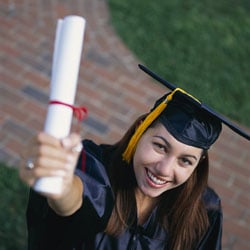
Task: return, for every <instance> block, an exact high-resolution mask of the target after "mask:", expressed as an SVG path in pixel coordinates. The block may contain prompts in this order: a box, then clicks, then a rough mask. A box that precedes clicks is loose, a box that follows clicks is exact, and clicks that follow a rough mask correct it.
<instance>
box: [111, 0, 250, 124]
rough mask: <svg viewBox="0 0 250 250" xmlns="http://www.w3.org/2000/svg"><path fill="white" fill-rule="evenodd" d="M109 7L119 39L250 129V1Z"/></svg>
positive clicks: (135, 0)
mask: <svg viewBox="0 0 250 250" xmlns="http://www.w3.org/2000/svg"><path fill="white" fill-rule="evenodd" d="M108 2H109V5H110V8H111V15H112V23H113V24H114V26H115V29H116V30H117V33H118V34H119V35H120V37H121V38H122V39H123V40H124V42H125V44H127V45H128V47H129V48H130V49H131V50H132V51H133V52H134V53H135V54H136V56H137V57H138V58H139V59H140V60H141V61H142V62H143V63H144V64H145V65H147V66H149V67H150V68H151V69H152V70H154V71H156V72H158V73H160V74H161V75H162V76H163V77H164V78H165V79H167V80H169V81H170V82H172V83H175V84H177V85H178V86H180V87H182V88H184V89H186V90H188V91H189V92H191V94H193V95H195V96H196V97H198V98H199V99H200V100H202V101H204V102H205V103H207V104H209V105H210V106H211V107H213V108H215V109H217V110H218V111H219V112H221V113H223V114H224V115H226V116H228V117H230V118H231V119H233V120H236V121H238V122H239V123H242V124H244V125H246V126H248V127H250V115H249V113H250V101H249V93H250V73H249V69H250V60H249V56H250V42H249V41H250V29H249V27H250V1H248V0H245V1H244V0H241V1H234V0H220V1H210V0H203V1H196V0H188V1H180V0H172V1H171V0H169V1H162V0H154V1H151V0H126V1H124V0H109V1H108Z"/></svg>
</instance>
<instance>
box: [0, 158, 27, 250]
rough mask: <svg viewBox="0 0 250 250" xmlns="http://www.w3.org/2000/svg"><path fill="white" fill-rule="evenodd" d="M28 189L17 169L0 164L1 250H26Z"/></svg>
mask: <svg viewBox="0 0 250 250" xmlns="http://www.w3.org/2000/svg"><path fill="white" fill-rule="evenodd" d="M27 197H28V188H27V187H26V186H24V184H22V183H21V181H20V180H19V178H18V173H17V170H16V169H15V168H11V167H9V166H8V167H7V166H5V165H4V164H2V163H0V199H1V202H0V211H1V212H0V250H25V249H27V247H26V241H27V236H26V235H27V232H26V222H25V210H26V205H27Z"/></svg>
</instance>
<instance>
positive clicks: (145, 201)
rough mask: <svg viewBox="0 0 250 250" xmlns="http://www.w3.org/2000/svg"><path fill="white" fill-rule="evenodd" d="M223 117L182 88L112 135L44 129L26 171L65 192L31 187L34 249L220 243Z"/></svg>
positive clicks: (24, 175) (30, 178) (29, 178)
mask: <svg viewBox="0 0 250 250" xmlns="http://www.w3.org/2000/svg"><path fill="white" fill-rule="evenodd" d="M221 122H224V123H225V121H224V120H222V119H221V117H219V116H218V115H217V114H214V113H213V114H212V113H211V112H210V111H208V110H207V108H205V109H204V108H203V106H202V105H201V103H200V102H199V101H198V100H196V99H195V98H193V97H192V96H190V95H189V94H187V93H186V92H185V91H183V90H181V89H178V88H176V89H174V90H173V91H172V92H171V93H169V94H166V95H164V96H163V97H162V98H161V99H160V100H158V101H157V102H156V104H155V106H154V108H153V109H152V110H151V111H150V112H149V113H148V114H145V115H143V116H141V117H139V118H138V119H137V120H136V121H135V123H134V124H133V125H132V126H131V128H130V129H129V130H128V131H127V133H126V134H125V135H124V137H123V138H122V139H121V140H120V141H119V142H117V143H116V144H114V145H107V144H102V145H96V144H95V143H94V142H92V141H89V140H84V141H82V142H80V138H79V136H78V135H76V134H71V135H70V136H69V137H67V138H64V139H62V140H58V139H56V138H53V137H52V136H50V135H48V134H45V133H39V134H38V136H37V144H36V146H35V147H34V148H33V152H34V153H33V155H32V159H33V162H32V163H31V162H29V163H28V164H23V165H22V166H21V167H20V177H21V179H22V180H23V181H24V182H25V183H27V184H28V185H29V186H31V187H32V186H33V185H34V183H35V182H36V180H37V179H38V178H40V177H44V176H61V177H62V179H63V182H64V185H63V190H62V192H61V194H59V195H52V194H38V193H36V192H35V191H33V190H32V189H31V191H30V198H29V204H28V209H27V225H28V234H29V237H28V245H29V249H32V250H35V249H44V250H45V249H46V250H49V249H59V250H60V249H69V250H73V249H77V250H80V249H100V250H103V249H111V250H113V249H114V250H115V249H119V250H122V249H124V250H125V249H141V250H142V249H143V250H147V249H152V250H155V249H157V250H160V249H175V250H177V249H178V250H182V249H185V250H187V249H221V236H222V211H221V206H220V199H219V197H218V196H217V194H216V193H215V192H214V191H213V190H212V189H211V188H209V187H208V186H207V185H208V184H207V182H208V171H209V163H208V149H209V147H210V146H211V145H212V144H213V143H214V142H215V141H216V139H217V138H218V136H219V134H220V132H221V127H222V126H221ZM227 125H228V124H227ZM234 130H237V129H234ZM236 132H238V131H236ZM244 135H245V134H244ZM247 136H249V135H247ZM248 139H249V137H248ZM79 143H82V145H83V149H82V150H81V151H80V152H79V150H77V149H78V148H79V147H78V145H79ZM75 166H76V167H75Z"/></svg>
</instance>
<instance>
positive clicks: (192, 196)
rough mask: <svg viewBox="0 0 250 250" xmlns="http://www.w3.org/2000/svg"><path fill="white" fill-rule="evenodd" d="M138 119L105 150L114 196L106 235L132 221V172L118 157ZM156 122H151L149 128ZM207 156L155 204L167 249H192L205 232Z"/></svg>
mask: <svg viewBox="0 0 250 250" xmlns="http://www.w3.org/2000/svg"><path fill="white" fill-rule="evenodd" d="M145 117H146V114H145V115H142V116H140V117H139V118H138V119H137V120H136V121H135V122H134V124H133V125H132V126H131V127H130V129H129V130H128V131H127V133H126V134H125V135H124V137H123V138H122V139H121V140H120V141H118V142H117V143H116V144H114V145H113V146H111V148H109V149H108V150H112V152H113V157H112V159H111V161H110V164H109V165H110V166H109V170H108V171H109V176H110V180H111V185H112V187H113V190H114V193H115V197H116V199H115V206H114V209H113V212H112V215H111V217H110V219H109V222H108V225H107V227H106V230H105V231H106V233H107V234H110V235H114V236H117V235H119V234H120V233H122V231H123V230H124V229H125V228H126V227H129V226H130V225H132V224H133V223H134V222H135V220H136V211H137V208H136V199H135V187H136V186H137V183H136V179H135V175H134V171H133V168H132V167H131V166H129V165H128V164H127V162H125V161H123V160H122V153H123V152H124V150H125V149H126V146H127V144H128V142H129V140H130V138H131V136H132V135H133V134H134V132H135V130H136V128H137V126H138V125H139V124H140V122H141V121H142V120H143V119H145ZM157 122H159V121H155V122H154V123H153V124H152V125H151V126H153V125H155V124H156V123H157ZM208 166H209V164H208V154H207V152H206V151H203V157H201V160H200V162H199V164H198V166H197V167H196V169H195V170H194V172H193V173H192V175H191V176H190V177H189V179H188V180H187V181H186V182H185V183H184V184H182V185H181V186H179V187H177V188H174V189H172V190H169V191H166V192H164V193H163V194H162V195H161V197H160V201H159V204H158V210H157V213H158V219H159V223H161V224H162V226H163V228H165V229H166V231H167V233H168V235H169V237H168V238H169V240H168V243H167V244H168V247H169V248H170V249H174V250H175V249H176V250H177V249H193V247H194V246H195V244H197V243H198V242H199V239H200V238H201V237H202V235H203V234H204V232H205V231H206V230H207V228H208V216H207V213H206V209H205V207H204V204H203V202H202V193H203V191H204V190H205V188H206V186H207V182H208Z"/></svg>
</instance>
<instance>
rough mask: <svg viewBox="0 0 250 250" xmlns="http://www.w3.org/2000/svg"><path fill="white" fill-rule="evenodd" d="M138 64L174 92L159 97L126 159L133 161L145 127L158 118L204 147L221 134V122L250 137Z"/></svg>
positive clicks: (192, 143) (187, 140)
mask: <svg viewBox="0 0 250 250" xmlns="http://www.w3.org/2000/svg"><path fill="white" fill-rule="evenodd" d="M139 68H140V69H141V70H143V71H144V72H145V73H147V74H149V75H150V76H151V77H153V78H154V79H155V80H157V81H159V82H160V83H162V84H163V85H164V86H165V87H167V88H168V89H170V90H171V92H170V93H167V94H165V95H164V96H163V97H161V98H160V99H159V100H157V101H156V103H155V105H154V107H153V109H151V111H150V112H149V114H148V115H147V117H146V118H145V120H144V121H143V122H142V123H141V124H140V126H139V127H138V128H137V130H136V131H135V133H134V135H133V136H132V137H131V139H130V141H129V143H128V146H127V148H126V150H125V151H124V153H123V159H124V160H126V161H127V162H130V160H131V158H132V156H133V153H134V151H135V148H136V145H137V142H138V141H139V139H140V137H141V136H142V134H143V133H144V131H145V130H146V129H147V128H148V127H149V126H150V124H152V122H153V121H155V120H156V119H159V120H160V121H161V123H162V124H163V125H164V126H165V128H166V129H167V130H168V131H169V132H170V134H171V135H172V136H174V137H175V138H176V139H177V140H178V141H180V142H182V143H185V144H187V145H190V146H194V147H198V148H202V149H205V150H207V149H208V148H209V147H210V146H211V145H212V144H213V143H214V142H215V141H216V140H217V138H218V137H219V135H220V132H221V129H222V123H223V124H225V125H226V126H228V127H229V128H230V129H231V130H233V131H234V132H236V133H237V134H239V135H241V136H242V137H244V138H246V139H247V140H250V135H249V134H248V133H246V132H245V131H243V130H242V129H240V128H239V127H238V126H236V124H234V123H233V122H231V121H229V120H228V119H227V118H226V117H224V116H222V115H221V114H219V113H218V112H216V111H214V110H213V109H212V108H210V107H209V106H208V105H206V104H205V103H202V102H201V101H199V100H198V99H197V98H195V97H193V96H192V95H190V94H189V93H187V92H186V91H185V90H183V89H181V88H177V87H176V86H175V85H174V84H172V83H169V82H168V81H166V80H164V79H163V78H161V77H160V76H159V75H157V74H156V73H154V72H152V71H151V70H149V69H148V68H147V67H145V66H143V65H141V64H139Z"/></svg>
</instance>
